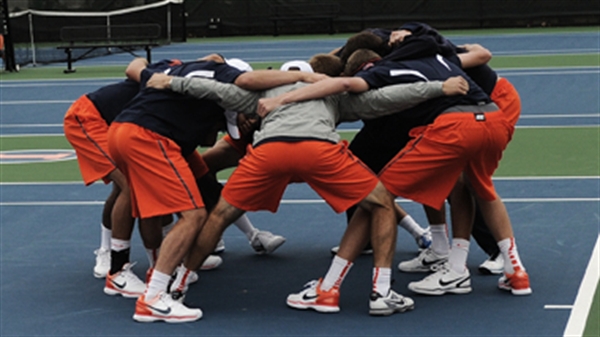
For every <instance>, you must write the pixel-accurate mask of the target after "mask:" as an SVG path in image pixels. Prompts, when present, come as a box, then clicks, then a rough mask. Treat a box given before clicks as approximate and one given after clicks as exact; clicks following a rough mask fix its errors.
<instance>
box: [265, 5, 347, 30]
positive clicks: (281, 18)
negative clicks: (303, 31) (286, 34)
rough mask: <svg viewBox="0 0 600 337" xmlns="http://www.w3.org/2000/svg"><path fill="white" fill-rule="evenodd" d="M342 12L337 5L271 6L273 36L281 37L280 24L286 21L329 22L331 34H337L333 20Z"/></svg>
mask: <svg viewBox="0 0 600 337" xmlns="http://www.w3.org/2000/svg"><path fill="white" fill-rule="evenodd" d="M339 12H340V5H339V4H337V3H320V4H318V3H315V4H296V5H293V4H292V5H290V4H288V5H274V6H271V15H270V17H269V19H270V20H271V21H273V36H278V35H279V23H280V22H285V21H323V20H324V21H327V24H328V26H329V34H333V33H335V30H334V27H333V20H334V19H335V18H336V17H337V16H338V13H339Z"/></svg>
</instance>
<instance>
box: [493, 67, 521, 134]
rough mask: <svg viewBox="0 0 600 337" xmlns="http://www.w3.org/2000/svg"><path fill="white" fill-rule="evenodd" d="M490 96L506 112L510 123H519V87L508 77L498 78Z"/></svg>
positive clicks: (513, 124)
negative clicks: (516, 87)
mask: <svg viewBox="0 0 600 337" xmlns="http://www.w3.org/2000/svg"><path fill="white" fill-rule="evenodd" d="M490 98H491V99H492V101H494V103H496V105H498V107H499V108H500V110H502V111H503V112H504V114H505V116H506V119H507V120H508V122H509V123H510V125H512V126H513V127H514V126H515V125H517V121H518V120H519V117H520V116H521V98H520V97H519V93H518V92H517V89H515V87H514V86H513V85H512V84H511V83H510V82H509V81H508V80H507V79H506V78H503V77H500V78H498V82H497V83H496V86H495V87H494V91H492V95H491V96H490Z"/></svg>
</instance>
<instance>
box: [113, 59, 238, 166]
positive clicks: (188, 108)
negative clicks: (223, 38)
mask: <svg viewBox="0 0 600 337" xmlns="http://www.w3.org/2000/svg"><path fill="white" fill-rule="evenodd" d="M165 73H168V74H169V75H172V76H181V77H205V78H212V79H215V80H217V81H220V82H224V83H233V82H235V80H236V78H237V77H238V76H239V75H240V74H242V72H241V71H240V70H238V69H236V68H233V67H230V66H229V65H227V64H225V63H216V62H213V61H194V62H186V63H183V64H181V65H178V66H174V67H170V68H168V69H167V70H165ZM150 75H151V74H148V73H146V71H145V70H144V72H143V73H142V83H141V86H142V87H143V89H142V90H140V92H139V93H138V94H137V95H136V96H135V97H134V98H133V100H132V101H131V102H130V103H129V104H128V105H127V106H126V107H125V109H124V110H123V112H122V113H121V114H120V115H119V116H117V118H116V119H115V121H118V122H129V123H134V124H137V125H139V126H142V127H144V128H146V129H148V130H151V131H154V132H156V133H158V134H160V135H163V136H165V137H167V138H170V139H172V140H173V141H175V142H176V143H177V144H178V145H179V146H180V147H181V153H182V155H184V156H187V155H189V154H190V153H192V152H193V151H195V149H196V147H197V146H198V145H199V144H200V143H201V142H202V140H203V139H204V137H205V136H206V133H207V132H208V131H210V129H211V128H212V127H213V126H214V124H215V123H217V122H221V121H224V118H225V116H224V110H223V108H221V107H220V106H218V105H217V104H216V103H215V102H213V101H211V100H206V99H204V100H199V99H195V98H193V97H191V96H186V95H183V94H179V93H176V92H172V91H170V90H156V89H152V88H147V87H145V84H146V82H147V81H148V79H149V78H150Z"/></svg>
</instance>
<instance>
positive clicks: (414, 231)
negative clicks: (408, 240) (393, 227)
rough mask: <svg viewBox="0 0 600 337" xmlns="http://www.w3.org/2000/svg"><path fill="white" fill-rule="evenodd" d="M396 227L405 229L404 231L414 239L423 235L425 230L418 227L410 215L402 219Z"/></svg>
mask: <svg viewBox="0 0 600 337" xmlns="http://www.w3.org/2000/svg"><path fill="white" fill-rule="evenodd" d="M398 226H400V227H402V228H404V229H406V231H408V232H409V233H410V234H411V235H412V236H413V237H414V238H415V239H416V238H418V237H420V236H421V235H423V234H424V233H425V229H423V228H421V226H419V224H418V223H417V222H416V221H415V219H413V217H412V216H410V215H407V216H405V217H404V218H402V220H400V222H399V223H398Z"/></svg>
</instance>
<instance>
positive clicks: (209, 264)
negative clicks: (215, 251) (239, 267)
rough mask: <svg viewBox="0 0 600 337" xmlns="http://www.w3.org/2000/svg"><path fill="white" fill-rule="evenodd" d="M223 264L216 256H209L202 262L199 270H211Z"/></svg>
mask: <svg viewBox="0 0 600 337" xmlns="http://www.w3.org/2000/svg"><path fill="white" fill-rule="evenodd" d="M222 263H223V259H222V258H221V257H220V256H218V255H209V256H207V257H206V260H204V262H202V266H200V270H213V269H216V268H217V267H219V266H220V265H221V264H222Z"/></svg>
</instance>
